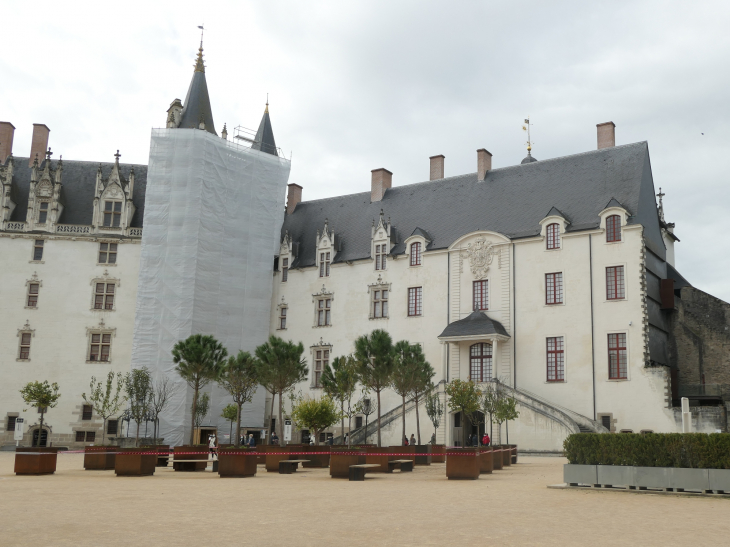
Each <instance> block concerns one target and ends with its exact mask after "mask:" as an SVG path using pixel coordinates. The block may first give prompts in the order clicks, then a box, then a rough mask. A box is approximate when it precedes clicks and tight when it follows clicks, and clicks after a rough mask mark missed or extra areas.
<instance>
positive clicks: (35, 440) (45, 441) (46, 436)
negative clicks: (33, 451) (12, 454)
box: [30, 426, 51, 446]
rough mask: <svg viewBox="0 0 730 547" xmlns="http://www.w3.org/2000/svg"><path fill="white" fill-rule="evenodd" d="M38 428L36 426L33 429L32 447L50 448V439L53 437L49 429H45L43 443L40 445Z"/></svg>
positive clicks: (42, 437)
mask: <svg viewBox="0 0 730 547" xmlns="http://www.w3.org/2000/svg"><path fill="white" fill-rule="evenodd" d="M38 429H39V427H38V426H35V427H34V428H32V429H31V431H30V434H31V444H30V445H31V446H48V439H49V437H50V435H51V432H50V431H49V430H48V429H47V428H45V427H44V428H43V433H42V434H41V442H40V444H38Z"/></svg>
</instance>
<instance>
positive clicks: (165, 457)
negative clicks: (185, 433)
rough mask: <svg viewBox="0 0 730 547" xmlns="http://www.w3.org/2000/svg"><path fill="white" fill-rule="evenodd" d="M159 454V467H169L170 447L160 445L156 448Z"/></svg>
mask: <svg viewBox="0 0 730 547" xmlns="http://www.w3.org/2000/svg"><path fill="white" fill-rule="evenodd" d="M154 450H155V452H157V464H156V466H157V467H167V466H168V465H169V463H170V445H169V444H158V445H157V446H155V447H154Z"/></svg>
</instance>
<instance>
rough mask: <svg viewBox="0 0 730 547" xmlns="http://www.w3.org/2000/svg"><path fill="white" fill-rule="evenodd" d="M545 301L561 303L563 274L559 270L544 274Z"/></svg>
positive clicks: (547, 302)
mask: <svg viewBox="0 0 730 547" xmlns="http://www.w3.org/2000/svg"><path fill="white" fill-rule="evenodd" d="M545 303H546V304H562V303H563V274H562V273H561V272H557V273H549V274H545Z"/></svg>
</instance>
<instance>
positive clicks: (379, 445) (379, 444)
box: [377, 388, 382, 448]
mask: <svg viewBox="0 0 730 547" xmlns="http://www.w3.org/2000/svg"><path fill="white" fill-rule="evenodd" d="M377 393H378V448H380V447H381V446H382V445H381V443H380V388H378V391H377Z"/></svg>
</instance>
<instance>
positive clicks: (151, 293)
mask: <svg viewBox="0 0 730 547" xmlns="http://www.w3.org/2000/svg"><path fill="white" fill-rule="evenodd" d="M13 130H14V128H13V126H12V125H11V124H10V123H8V122H0V183H1V184H2V194H1V196H0V199H1V200H2V201H1V202H0V215H2V216H0V221H1V225H0V261H1V262H2V268H1V269H0V375H1V376H0V377H1V378H2V382H0V445H14V442H13V440H12V439H13V432H14V429H15V427H16V421H15V418H17V417H19V416H21V417H24V418H26V419H25V424H24V428H25V430H24V431H25V435H26V437H25V440H24V442H28V443H29V442H30V439H31V438H32V436H33V435H34V434H35V435H37V434H38V424H37V418H36V417H35V416H34V415H33V413H30V412H26V413H25V414H24V413H23V410H24V408H25V407H24V404H23V402H22V400H21V398H20V395H19V389H20V388H21V387H22V386H23V385H24V384H26V383H27V382H29V381H32V380H46V379H47V380H49V381H56V382H58V383H59V384H60V386H61V392H62V397H61V400H60V403H59V405H58V406H57V407H56V408H53V409H51V410H50V411H49V412H48V424H49V427H48V430H47V431H45V432H43V438H45V437H47V436H48V435H49V434H50V440H51V441H52V442H53V443H54V444H59V445H67V446H72V447H79V446H83V445H84V444H88V443H91V442H94V441H95V440H96V438H97V437H98V436H100V435H101V427H102V425H101V420H100V419H99V418H98V417H97V416H96V415H95V414H94V412H93V410H92V409H90V408H88V407H85V406H84V402H83V400H82V397H81V394H82V393H83V392H84V391H87V390H88V386H89V381H90V379H91V376H92V375H93V376H96V377H97V378H101V377H103V376H105V375H106V373H107V372H108V371H109V370H114V371H120V372H127V371H129V370H130V368H131V367H141V366H146V367H148V368H149V369H150V370H152V371H153V373H154V375H155V376H156V377H158V378H159V377H161V376H163V375H167V376H168V377H170V378H171V379H172V380H173V381H175V386H176V396H175V398H174V404H173V405H172V407H171V408H170V410H169V411H168V413H167V414H166V415H165V416H164V417H163V423H162V436H164V437H165V438H166V440H167V441H170V442H172V444H182V443H183V442H186V440H187V437H186V435H189V433H190V430H189V425H188V424H189V407H190V402H191V396H190V393H189V390H188V389H187V388H186V387H185V385H184V383H182V382H181V381H180V380H179V379H177V377H176V375H175V373H174V370H173V369H174V364H173V363H172V360H171V356H170V350H171V349H172V345H174V343H175V342H176V341H178V340H180V339H183V338H186V337H187V336H188V335H190V334H193V333H198V332H200V333H203V334H213V335H215V336H216V337H217V338H218V339H219V340H221V341H223V343H224V344H225V345H226V347H227V348H228V349H229V352H230V353H235V352H237V351H238V350H239V349H244V350H249V351H252V350H253V349H254V348H255V347H256V346H257V345H258V344H260V343H262V342H263V341H265V339H266V337H267V336H268V335H269V334H275V335H277V336H280V337H282V338H285V339H290V340H293V341H296V342H300V341H301V342H302V343H303V344H304V345H305V347H306V348H307V350H306V353H305V357H306V358H307V360H308V362H309V365H310V374H309V378H308V380H307V381H306V382H305V383H303V384H302V385H300V386H298V387H297V389H300V390H302V392H304V393H309V394H312V395H315V396H317V395H318V394H320V393H321V387H320V375H321V371H322V370H323V368H324V367H325V366H326V365H327V363H328V362H329V361H331V359H332V358H333V357H335V356H339V355H346V354H349V353H351V352H353V350H354V341H355V339H356V338H357V337H358V336H360V335H362V334H366V333H369V332H371V331H372V330H374V329H385V330H387V331H388V332H389V333H390V334H391V336H392V337H393V339H394V341H397V340H401V339H406V340H409V341H411V342H412V343H415V342H418V343H420V344H421V345H422V346H423V348H424V351H425V354H426V357H427V359H428V360H429V362H430V363H431V364H432V365H433V367H434V369H435V370H436V376H435V378H434V382H435V383H436V384H437V390H438V392H439V393H440V394H441V397H442V400H444V401H445V394H444V386H445V383H446V382H449V381H451V380H453V379H455V378H461V379H472V380H475V381H477V382H487V381H491V380H492V379H493V378H497V379H499V380H500V381H501V382H503V383H504V384H506V386H508V388H509V390H510V392H511V393H512V394H513V395H514V396H515V398H517V400H518V402H519V403H520V407H519V409H520V417H519V419H517V420H516V421H514V422H511V423H510V424H509V439H510V442H513V443H514V442H517V443H518V444H520V445H521V446H523V447H525V448H531V449H535V450H555V449H558V448H559V447H560V446H561V443H562V440H563V439H564V438H565V436H566V435H568V434H569V433H572V432H578V431H607V430H608V431H615V432H618V431H634V432H639V431H645V430H651V431H657V432H668V431H677V430H678V425H677V420H676V410H675V409H674V408H673V403H676V401H674V399H675V398H674V397H673V395H672V393H673V387H676V386H673V385H672V378H673V377H675V378H676V374H673V369H674V368H676V365H674V364H673V363H672V360H671V359H670V356H669V352H670V348H671V344H672V341H671V329H670V326H669V321H670V316H671V314H672V313H673V312H674V309H675V295H676V294H678V291H679V289H680V288H681V287H683V286H687V285H688V283H687V281H686V280H684V279H683V278H682V276H681V275H679V274H678V273H677V272H676V270H675V269H674V243H675V241H678V240H677V238H676V236H675V235H674V233H673V231H674V225H673V224H669V223H667V222H665V220H664V216H663V212H662V209H661V204H660V205H659V207H658V206H657V203H656V201H655V194H656V189H655V185H654V181H653V178H652V170H651V163H650V158H649V148H648V144H647V143H646V142H639V143H634V144H628V145H623V146H616V145H615V127H614V124H613V123H611V122H608V123H604V124H599V125H598V137H597V140H598V149H597V150H594V151H589V152H584V153H580V154H575V155H570V156H564V157H560V158H554V159H547V160H545V159H544V160H541V161H537V159H535V158H534V157H532V155H531V153H530V151H529V150H528V155H527V157H526V158H525V159H524V160H523V161H522V163H521V164H520V165H514V166H507V167H499V168H495V167H493V166H492V155H491V154H490V153H489V152H488V151H487V150H485V149H480V150H477V154H476V158H475V160H476V161H475V167H476V172H473V173H468V174H464V175H458V176H452V177H445V176H444V174H445V172H444V171H445V170H444V159H445V158H444V156H433V157H431V158H430V180H428V181H425V182H418V183H411V184H403V185H400V186H393V185H392V181H393V174H392V173H391V172H390V171H388V170H387V169H375V170H373V171H372V185H371V188H370V190H369V191H366V192H361V193H357V194H351V195H345V196H339V197H334V198H328V199H321V200H314V201H302V187H300V186H298V185H296V184H289V186H288V198H287V203H286V205H285V203H284V199H285V192H286V189H285V187H286V182H287V179H288V174H289V162H288V160H286V159H285V158H283V157H282V156H281V154H280V153H279V151H278V149H277V148H276V144H275V141H274V136H273V131H272V128H271V121H270V118H269V113H268V105H267V108H266V111H265V113H264V117H263V119H262V121H261V125H260V127H259V130H258V132H257V133H256V135H255V136H254V137H252V138H244V139H239V140H238V141H236V139H230V140H229V139H228V134H227V131H226V128H225V127H224V129H223V131H222V132H221V135H220V136H218V135H217V133H216V130H215V126H214V123H213V115H212V109H211V106H210V101H209V98H208V90H207V86H206V83H205V69H204V66H203V61H202V45H201V49H200V51H199V54H198V59H197V62H196V68H195V72H194V76H193V80H192V82H191V85H190V89H189V91H188V95H187V97H186V100H185V102H184V103H183V102H182V101H180V100H179V99H176V100H175V101H173V103H172V104H171V105H170V108H169V110H168V117H167V122H166V127H165V128H164V129H157V130H153V132H152V140H151V148H150V162H149V166H144V165H127V164H123V163H120V162H119V158H120V155H119V153H117V154H116V155H115V161H114V162H113V163H107V164H94V163H90V162H83V161H70V160H61V159H60V158H59V160H58V161H55V160H54V159H53V155H52V152H51V150H50V149H47V146H48V137H49V130H48V128H47V127H46V126H43V125H36V126H35V127H34V133H33V142H32V147H31V153H30V157H28V158H21V157H13V156H12V138H13ZM240 141H243V142H244V143H248V144H250V146H243V145H241V144H238V142H240ZM272 264H273V272H272ZM267 317H268V321H267V319H265V318H267ZM211 393H212V395H213V409H212V411H211V412H210V415H209V417H208V419H207V421H206V425H207V426H209V427H210V428H211V429H218V430H219V431H220V433H221V435H224V434H226V433H227V432H228V425H227V424H226V423H225V422H223V420H222V419H221V418H217V416H218V415H219V414H220V409H221V408H222V407H223V406H225V404H227V403H228V402H229V400H228V399H227V398H226V396H225V394H224V393H222V392H220V391H219V390H217V389H216V388H211ZM265 398H266V394H265V392H264V391H263V390H261V391H260V393H258V394H257V397H256V398H255V400H254V403H253V404H251V405H249V408H248V412H247V414H246V417H245V421H244V426H245V427H244V430H245V431H246V432H248V431H255V432H256V434H257V436H258V434H259V432H260V430H262V429H268V427H269V426H270V424H271V417H270V416H268V415H267V414H266V413H267V409H268V406H269V405H267V404H265ZM33 412H35V411H33ZM399 412H400V398H399V397H398V396H396V395H395V394H394V393H392V392H389V391H387V390H386V391H385V392H384V394H383V400H382V414H383V417H384V419H383V422H384V443H386V444H397V443H399V442H400V435H401V430H400V426H399V422H398V419H397V418H399V417H400V414H399ZM186 414H187V417H186ZM373 419H374V415H371V416H370V421H371V423H372V421H373ZM362 425H364V424H363V417H358V418H357V419H356V420H355V422H354V423H353V429H354V431H352V433H351V434H352V435H353V438H354V439H356V440H360V441H364V440H365V438H366V434H369V438H370V440H372V439H373V436H374V434H375V429H374V427H372V426H371V427H370V428H369V430H368V432H367V433H366V432H365V431H364V428H363V427H362ZM420 426H421V437H422V438H423V439H424V441H425V439H428V438H429V437H430V435H431V433H432V432H433V431H432V427H431V426H430V424H429V422H428V419H427V418H426V414H425V411H424V409H423V408H421V409H420ZM133 427H134V426H133ZM186 428H187V429H186ZM407 428H408V434H409V435H410V434H411V433H415V432H416V418H415V412H413V404H412V403H411V404H410V405H409V406H408V414H407ZM464 428H467V432H469V433H471V432H472V426H471V425H470V424H469V423H468V421H467V420H466V419H462V417H461V416H459V415H457V414H453V413H449V412H448V411H447V413H446V415H445V417H444V420H443V421H442V424H441V426H440V427H439V429H438V431H437V432H436V435H437V440H438V441H439V442H445V443H447V444H454V443H457V442H458V441H459V440H460V439H461V434H462V432H464ZM122 429H123V423H122V422H119V421H117V420H112V421H111V423H110V424H109V425H108V434H109V435H111V436H123V434H124V433H123V430H122ZM330 433H333V434H334V435H335V436H338V435H339V427H335V428H332V430H331V431H330ZM505 433H506V431H504V428H503V431H502V435H504V434H505ZM306 434H307V432H297V431H295V432H294V440H298V439H299V438H300V435H306ZM502 440H503V441H504V440H505V439H504V437H503V438H502Z"/></svg>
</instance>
